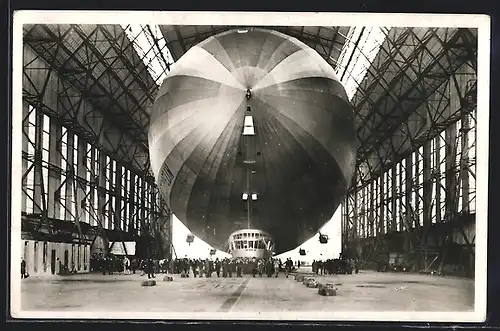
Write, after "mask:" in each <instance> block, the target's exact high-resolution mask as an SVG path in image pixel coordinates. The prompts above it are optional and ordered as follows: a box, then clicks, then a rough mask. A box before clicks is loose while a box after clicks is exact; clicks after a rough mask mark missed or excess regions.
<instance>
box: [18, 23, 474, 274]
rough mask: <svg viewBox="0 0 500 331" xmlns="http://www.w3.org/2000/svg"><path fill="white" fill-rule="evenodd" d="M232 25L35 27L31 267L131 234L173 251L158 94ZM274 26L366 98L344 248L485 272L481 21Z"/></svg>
mask: <svg viewBox="0 0 500 331" xmlns="http://www.w3.org/2000/svg"><path fill="white" fill-rule="evenodd" d="M231 28H233V27H230V26H166V25H165V26H163V25H132V26H131V25H90V24H89V25H44V24H35V25H24V26H23V81H22V82H23V84H22V85H23V115H22V118H23V120H22V121H23V136H22V139H23V140H22V141H23V143H22V242H23V247H24V259H25V260H26V261H27V268H28V270H29V272H30V273H31V274H55V273H60V272H61V271H62V270H61V268H63V269H64V268H65V269H69V268H73V269H75V270H77V271H78V272H87V271H88V270H89V259H90V256H91V254H92V252H94V251H96V250H99V249H101V250H103V251H104V252H106V251H110V250H112V249H113V246H117V245H120V244H121V243H122V242H135V243H136V246H135V254H137V255H146V254H154V255H155V256H158V257H165V256H171V255H173V254H175V252H173V251H172V249H171V245H170V243H171V231H170V227H171V225H170V219H171V218H170V211H169V208H168V206H167V205H166V204H165V203H164V202H163V199H162V198H161V196H160V193H159V190H158V188H157V187H156V185H155V181H154V177H153V174H152V171H151V169H150V162H149V156H148V131H147V130H148V125H149V118H150V113H149V108H150V106H151V105H152V103H153V102H154V100H155V95H156V93H157V91H158V89H159V85H160V84H161V82H162V81H163V79H164V78H165V77H166V75H167V74H168V72H169V70H170V68H171V66H173V65H175V61H176V60H178V59H179V58H180V57H181V56H182V55H183V54H184V53H185V52H186V51H187V50H189V48H190V47H191V46H193V45H195V44H197V43H199V42H201V41H203V40H204V39H206V38H208V37H210V36H212V35H215V34H217V33H219V32H222V31H225V30H228V29H231ZM270 28H272V29H275V30H278V31H280V32H283V33H285V34H288V35H290V36H292V37H295V38H297V39H299V40H300V41H302V42H304V43H305V44H307V45H309V46H310V47H312V48H313V49H314V50H316V51H317V52H318V53H319V54H320V55H321V56H322V57H323V58H324V59H325V60H326V61H327V62H328V63H329V64H330V65H332V67H334V68H335V70H336V72H337V74H338V78H339V79H340V80H341V82H342V83H343V85H344V86H345V88H346V91H347V94H348V96H349V98H350V99H351V102H352V104H353V107H354V110H355V123H356V130H357V138H358V156H357V164H356V170H355V176H354V178H353V181H352V184H351V188H350V190H349V191H348V194H347V197H346V198H345V201H344V203H342V205H341V207H340V208H342V209H341V210H342V247H343V254H344V255H345V256H350V257H353V258H356V259H358V260H359V261H360V262H361V267H362V268H366V269H373V268H376V267H377V263H378V262H379V261H382V260H383V261H392V262H393V263H394V264H398V263H399V264H408V265H409V264H411V265H413V266H414V268H415V270H417V271H429V270H437V271H438V272H446V273H447V274H454V275H460V276H467V277H473V276H474V251H475V249H474V242H475V210H476V200H475V197H476V195H475V188H476V185H475V173H476V152H475V151H476V130H475V123H476V95H477V91H476V86H477V84H476V75H477V30H474V29H468V28H390V27H386V28H378V27H377V28H371V27H352V28H351V27H328V26H322V27H309V26H307V27H306V26H296V27H270ZM14 189H15V188H14ZM123 246H124V249H125V250H126V249H127V246H126V245H123ZM128 253H130V252H128ZM132 254H133V253H132ZM57 261H59V263H57Z"/></svg>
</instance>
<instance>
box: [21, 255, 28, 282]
mask: <svg viewBox="0 0 500 331" xmlns="http://www.w3.org/2000/svg"><path fill="white" fill-rule="evenodd" d="M23 278H28V277H27V274H26V261H25V260H24V258H21V279H23Z"/></svg>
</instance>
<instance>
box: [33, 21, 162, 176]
mask: <svg viewBox="0 0 500 331" xmlns="http://www.w3.org/2000/svg"><path fill="white" fill-rule="evenodd" d="M60 27H61V26H38V25H36V26H34V27H28V28H27V29H26V33H25V44H27V45H29V46H30V47H31V48H32V49H33V50H34V51H35V53H36V54H37V56H38V57H40V58H42V59H43V60H44V61H45V62H46V63H47V64H49V65H50V66H51V69H53V70H54V71H57V72H58V73H59V74H60V76H61V77H62V78H63V79H62V82H63V83H65V87H64V88H63V89H62V91H64V92H66V91H68V90H69V89H70V88H71V89H72V90H73V92H77V93H74V94H76V96H68V97H72V99H73V101H74V102H73V104H72V106H73V105H74V104H75V100H74V99H76V98H79V99H82V100H83V99H84V100H86V101H87V103H90V104H91V105H93V106H95V108H97V109H99V112H97V111H96V110H95V109H92V111H90V112H87V113H86V114H85V116H84V117H83V118H82V116H79V118H80V119H81V121H86V122H89V121H88V120H89V117H93V119H94V120H96V118H100V119H99V120H100V121H101V122H102V123H106V124H108V123H109V124H110V125H109V126H111V123H113V124H112V125H113V126H114V127H113V128H110V127H106V128H104V127H100V128H96V125H91V124H90V123H86V124H87V125H85V124H84V123H78V124H79V126H81V127H82V128H81V129H82V133H84V134H85V135H86V136H89V138H91V137H95V136H96V135H99V136H100V135H101V133H102V132H101V130H100V129H105V130H104V131H105V132H110V129H111V131H112V132H113V134H108V136H113V137H120V138H118V140H119V141H116V142H115V143H114V146H109V145H108V146H103V147H105V148H106V150H107V152H108V153H111V154H113V155H114V157H115V158H118V159H120V160H123V161H124V163H126V164H130V165H131V166H132V167H133V168H134V169H137V170H138V171H139V172H141V173H148V175H151V172H150V170H149V156H148V153H147V135H146V128H147V125H148V124H149V115H148V114H147V112H146V111H145V108H146V107H147V106H149V105H150V104H151V102H152V98H153V93H154V89H156V88H157V87H156V85H155V84H154V82H153V81H152V78H151V77H149V74H148V73H147V70H146V67H145V66H144V65H143V64H142V62H141V60H140V59H139V58H138V57H137V55H136V54H135V51H134V50H133V48H132V47H131V45H132V43H130V42H128V39H127V37H126V36H125V34H124V32H123V29H122V28H121V27H119V26H111V27H104V26H93V27H94V28H93V29H92V30H91V31H90V32H88V33H87V32H86V30H88V29H89V26H85V29H86V30H84V29H82V28H81V27H79V26H66V27H64V26H63V27H62V31H61V29H60ZM111 28H114V29H116V30H117V31H121V32H120V33H118V32H117V31H115V32H114V36H115V39H112V40H111V37H110V34H111V33H110V32H109V29H111ZM118 29H119V30H118ZM40 31H43V32H44V34H42V32H40ZM35 32H37V33H35ZM69 36H71V38H72V39H71V38H70V37H69ZM75 36H79V39H78V40H80V42H79V43H77V42H75V38H76V37H75ZM92 38H93V39H92ZM91 39H92V41H90V40H91ZM125 40H127V41H125ZM71 42H73V43H74V44H72V43H71ZM96 44H97V45H103V44H104V45H105V46H96ZM69 45H72V46H69ZM69 47H72V49H69ZM98 47H100V49H98ZM104 47H107V48H104ZM102 49H104V50H103V51H102ZM126 54H128V55H129V56H126ZM130 54H134V55H135V57H136V58H135V60H134V61H133V62H134V63H133V64H132V63H131V62H130V61H128V60H127V59H128V58H133V55H130ZM137 62H140V64H138V63H137ZM111 66H114V67H113V68H112V67H111ZM131 69H135V70H134V71H131ZM115 71H116V72H115ZM118 72H119V73H118ZM125 75H127V76H128V77H132V78H130V79H125V78H123V77H124V76H125ZM145 75H146V77H149V78H147V79H140V78H141V77H143V76H145ZM144 80H150V81H151V82H152V85H151V87H150V88H149V89H147V91H144V90H145V89H146V86H145V85H144V84H145V83H143V81H144ZM137 82H142V83H140V84H139V83H137ZM125 84H126V85H125ZM141 84H142V85H141ZM134 86H140V89H138V88H137V87H134ZM138 90H139V91H138ZM134 91H135V92H134ZM140 95H142V99H141V100H138V98H139V97H140ZM67 99H68V98H67ZM72 108H73V112H76V111H80V110H81V107H80V108H76V107H72ZM92 108H94V107H92ZM77 117H78V116H77ZM104 119H106V120H104ZM99 120H98V121H99ZM82 124H83V125H82ZM89 124H90V125H89ZM89 126H90V127H89ZM116 131H119V132H120V133H119V134H115V133H117V132H116ZM114 139H115V140H116V139H117V138H114ZM120 149H122V150H123V151H120ZM116 154H118V155H116ZM119 154H125V155H119ZM126 154H129V155H130V154H132V155H131V156H129V155H126ZM127 156H129V157H127ZM132 163H133V164H132Z"/></svg>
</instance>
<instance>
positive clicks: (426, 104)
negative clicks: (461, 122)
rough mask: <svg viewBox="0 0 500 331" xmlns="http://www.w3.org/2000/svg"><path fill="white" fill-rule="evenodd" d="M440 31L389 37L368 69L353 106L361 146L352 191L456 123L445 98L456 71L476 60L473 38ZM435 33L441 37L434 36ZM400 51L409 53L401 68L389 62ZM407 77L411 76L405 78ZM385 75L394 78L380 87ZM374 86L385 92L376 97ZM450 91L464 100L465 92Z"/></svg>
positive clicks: (406, 32)
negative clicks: (430, 47) (434, 132)
mask: <svg viewBox="0 0 500 331" xmlns="http://www.w3.org/2000/svg"><path fill="white" fill-rule="evenodd" d="M392 30H394V29H392ZM392 30H391V31H392ZM441 30H443V29H441ZM441 30H439V29H431V30H429V32H427V33H426V34H425V35H424V39H421V38H419V37H418V36H416V33H415V31H414V30H413V29H404V30H402V31H398V32H400V33H397V34H391V32H390V33H389V34H388V36H387V38H386V42H385V43H384V45H383V47H382V50H381V54H383V53H385V55H380V56H379V57H378V59H377V58H376V59H375V61H374V63H373V64H372V68H370V71H371V72H375V73H376V74H372V75H371V76H370V75H367V76H368V77H367V78H365V80H364V81H363V84H361V85H360V87H359V90H360V92H358V93H356V95H355V96H354V98H353V100H352V102H353V104H354V106H355V109H356V115H357V117H358V139H359V144H360V145H359V149H358V162H357V167H356V168H357V170H356V176H355V180H356V181H355V182H353V186H352V190H357V189H358V188H360V187H362V186H363V185H366V184H367V183H368V182H369V181H370V179H371V178H373V177H377V176H378V174H380V173H381V172H383V171H384V170H386V169H388V168H390V167H391V164H392V163H394V162H398V161H400V160H401V159H403V158H404V157H406V156H407V155H408V154H410V153H411V152H412V151H413V150H415V149H416V148H418V147H419V145H418V143H419V142H420V143H422V142H423V141H425V140H428V139H430V138H431V137H432V134H433V131H435V128H439V127H443V126H447V125H449V121H450V118H451V119H452V120H453V119H457V118H458V117H457V116H456V114H457V113H455V114H452V115H449V114H445V111H447V109H448V108H447V107H446V101H445V100H446V98H447V96H446V93H449V92H448V89H449V85H450V78H451V77H453V75H454V73H455V72H456V71H457V70H458V68H460V67H461V66H462V65H463V64H464V63H466V62H467V61H473V60H472V59H474V58H475V52H474V49H475V38H473V37H472V38H471V34H472V32H471V31H470V30H469V29H459V30H457V31H455V32H454V33H448V32H447V31H445V32H442V31H441ZM438 32H439V33H442V34H444V36H438V34H437V33H438ZM391 37H392V39H391ZM409 38H410V39H411V40H410V41H408V39H409ZM431 40H433V41H434V42H435V41H438V42H439V48H438V49H437V50H435V51H433V52H432V51H430V50H428V49H427V47H426V45H427V43H429V41H431ZM402 48H403V50H404V51H405V52H404V53H408V49H409V48H411V49H413V51H412V52H411V53H410V55H409V56H406V57H405V56H403V55H400V56H399V58H400V60H399V62H401V63H402V64H398V63H396V61H393V57H395V56H396V54H398V53H399V54H402V51H401V49H402ZM404 48H406V49H404ZM434 48H437V47H436V46H434ZM434 53H436V54H434ZM424 56H425V58H424ZM382 59H384V60H382ZM429 59H430V61H429ZM424 60H425V62H426V63H423V62H424ZM389 67H394V68H395V72H393V73H388V69H389ZM410 71H412V72H413V76H409V75H408V72H410ZM384 72H385V73H386V74H385V75H387V76H389V77H391V76H392V77H393V79H391V81H390V82H389V83H390V85H389V86H387V85H385V84H384V83H383V82H384V81H385V82H387V81H388V79H384V78H383V76H384ZM471 79H472V80H473V79H475V77H473V76H471ZM377 84H378V86H379V90H383V92H379V93H376V92H375V91H374V89H375V86H377ZM453 88H455V89H457V90H458V91H457V92H458V93H459V94H460V95H463V94H464V91H462V89H463V87H459V86H456V85H455V86H453ZM436 93H437V94H438V95H439V97H437V96H436ZM372 95H373V96H375V97H377V96H379V97H378V98H377V100H376V101H375V102H374V101H372V100H371V99H370V96H372ZM434 99H435V100H434ZM367 106H368V108H367ZM458 110H459V109H455V111H458Z"/></svg>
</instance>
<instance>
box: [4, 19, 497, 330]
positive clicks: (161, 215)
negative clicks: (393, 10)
mask: <svg viewBox="0 0 500 331" xmlns="http://www.w3.org/2000/svg"><path fill="white" fill-rule="evenodd" d="M13 22H14V35H13V44H14V48H13V88H12V91H13V107H12V118H13V125H12V187H11V198H12V202H11V209H12V219H11V220H10V224H11V234H10V236H11V253H12V254H11V273H10V277H11V284H10V289H11V298H10V302H11V314H12V316H13V317H17V318H79V319H87V318H92V319H122V320H123V319H141V320H142V319H151V320H173V319H183V320H186V319H188V320H308V321H311V320H318V321H325V320H331V321H346V320H353V321H427V322H433V321H438V322H474V321H475V322H478V321H483V320H484V319H485V318H486V272H487V263H486V257H487V221H488V220H487V207H488V205H487V201H488V148H489V146H488V137H489V112H490V111H489V99H488V98H489V89H490V86H489V70H490V69H489V68H490V64H489V62H490V18H489V17H488V16H486V15H444V14H439V15H438V14H362V13H298V12H290V13H283V12H282V13H278V12H276V13H273V12H268V13H252V12H226V13H223V12H120V11H115V12H110V11H108V12H99V11H94V12H93V11H81V12H78V11H68V12H64V11H19V12H16V13H14V20H13Z"/></svg>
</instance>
